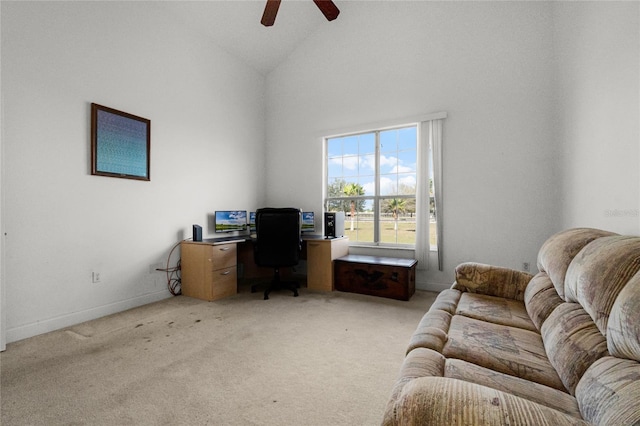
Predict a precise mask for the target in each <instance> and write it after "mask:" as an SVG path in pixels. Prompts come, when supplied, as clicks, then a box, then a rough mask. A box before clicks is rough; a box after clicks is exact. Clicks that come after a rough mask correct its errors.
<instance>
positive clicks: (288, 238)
mask: <svg viewBox="0 0 640 426" xmlns="http://www.w3.org/2000/svg"><path fill="white" fill-rule="evenodd" d="M301 227H302V219H301V212H300V210H299V209H294V208H263V209H258V210H257V211H256V241H255V242H254V252H253V254H254V258H255V262H256V264H257V265H258V266H267V267H271V268H274V275H273V279H272V281H271V283H270V284H269V285H268V286H267V288H266V290H265V291H264V300H267V299H269V293H271V291H273V290H279V289H281V288H286V289H289V290H291V291H292V292H293V295H294V296H295V297H297V296H298V287H299V285H298V283H296V282H283V281H280V268H281V267H287V266H295V265H297V264H298V262H299V261H300V250H301V249H302V238H301V236H300V233H301ZM257 287H258V285H253V286H251V292H252V293H254V292H255V291H256V289H257Z"/></svg>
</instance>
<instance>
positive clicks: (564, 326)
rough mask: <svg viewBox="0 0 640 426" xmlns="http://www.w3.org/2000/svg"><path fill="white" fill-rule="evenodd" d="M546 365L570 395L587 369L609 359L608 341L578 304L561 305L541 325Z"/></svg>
mask: <svg viewBox="0 0 640 426" xmlns="http://www.w3.org/2000/svg"><path fill="white" fill-rule="evenodd" d="M541 332H542V339H543V340H544V345H545V347H546V348H547V354H548V356H549V361H550V362H551V364H552V365H553V366H554V367H555V369H556V371H557V372H558V374H559V375H560V378H561V379H562V382H563V383H564V385H565V386H566V388H567V389H568V390H569V392H571V394H573V393H574V392H575V388H576V385H577V384H578V381H580V378H581V377H582V375H583V374H584V372H585V371H586V369H587V368H589V366H590V365H591V364H593V362H594V361H596V360H597V359H598V358H602V357H603V356H605V355H608V352H607V341H606V340H605V338H604V336H603V335H602V334H601V333H600V331H599V330H598V327H596V325H595V324H594V323H593V321H592V319H591V316H589V314H588V313H587V312H586V311H585V310H584V309H583V308H582V306H580V304H578V303H563V304H562V305H560V306H558V307H557V308H556V309H555V310H554V311H553V312H552V313H551V315H549V318H548V319H547V321H545V323H544V324H543V325H542V330H541Z"/></svg>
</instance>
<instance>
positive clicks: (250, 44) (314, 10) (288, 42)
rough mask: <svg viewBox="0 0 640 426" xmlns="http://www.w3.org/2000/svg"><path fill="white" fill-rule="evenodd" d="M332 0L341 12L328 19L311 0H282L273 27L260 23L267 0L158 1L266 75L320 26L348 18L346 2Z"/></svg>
mask: <svg viewBox="0 0 640 426" xmlns="http://www.w3.org/2000/svg"><path fill="white" fill-rule="evenodd" d="M335 3H336V5H337V6H338V7H339V8H340V10H341V14H340V16H339V17H338V19H337V20H336V21H333V22H328V21H327V20H326V19H325V17H324V16H323V15H322V13H321V12H320V10H318V7H317V6H316V5H315V4H314V3H313V1H311V0H283V1H282V3H281V5H280V9H279V11H278V16H277V19H276V22H275V25H274V26H272V27H265V26H263V25H261V24H260V19H261V17H262V13H263V11H264V7H265V4H266V0H227V1H220V0H210V1H167V2H160V5H161V6H162V7H164V8H166V10H167V12H168V13H170V14H171V15H172V16H174V17H176V19H179V20H181V21H183V22H184V23H185V24H186V25H187V26H189V27H191V28H193V29H195V30H196V31H199V32H201V33H202V34H203V35H205V36H206V37H209V38H210V39H211V40H212V41H213V42H214V43H216V44H217V45H219V46H220V47H222V48H223V49H224V50H226V51H227V52H229V53H231V54H233V55H234V56H237V57H239V58H241V59H242V60H243V61H245V62H246V63H248V64H249V65H251V66H252V67H253V68H255V69H256V70H258V71H259V72H260V73H261V74H265V75H266V74H268V73H269V72H270V71H271V70H273V69H274V68H276V67H277V66H278V65H279V64H280V63H282V61H283V60H285V59H286V58H287V56H289V54H291V52H293V51H294V50H295V49H296V47H297V46H298V45H299V44H300V43H301V42H302V41H303V40H304V39H306V38H307V37H308V36H309V35H310V34H312V33H313V32H314V31H317V30H318V28H319V27H320V26H323V25H334V22H337V21H340V20H344V19H348V13H347V14H345V13H344V10H343V8H344V6H345V3H346V2H345V1H342V2H341V1H340V0H335Z"/></svg>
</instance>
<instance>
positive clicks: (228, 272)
mask: <svg viewBox="0 0 640 426" xmlns="http://www.w3.org/2000/svg"><path fill="white" fill-rule="evenodd" d="M230 273H231V271H224V272H220V275H229V274H230Z"/></svg>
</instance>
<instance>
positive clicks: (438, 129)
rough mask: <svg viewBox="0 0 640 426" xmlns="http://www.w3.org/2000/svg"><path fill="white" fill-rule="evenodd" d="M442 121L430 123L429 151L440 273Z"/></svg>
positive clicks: (442, 239)
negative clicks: (431, 162) (431, 163)
mask: <svg viewBox="0 0 640 426" xmlns="http://www.w3.org/2000/svg"><path fill="white" fill-rule="evenodd" d="M442 121H443V120H432V121H431V151H432V155H433V190H434V191H435V197H434V198H435V201H436V239H437V243H438V270H439V271H442V248H443V246H444V238H442V219H443V218H444V214H443V211H442Z"/></svg>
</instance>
